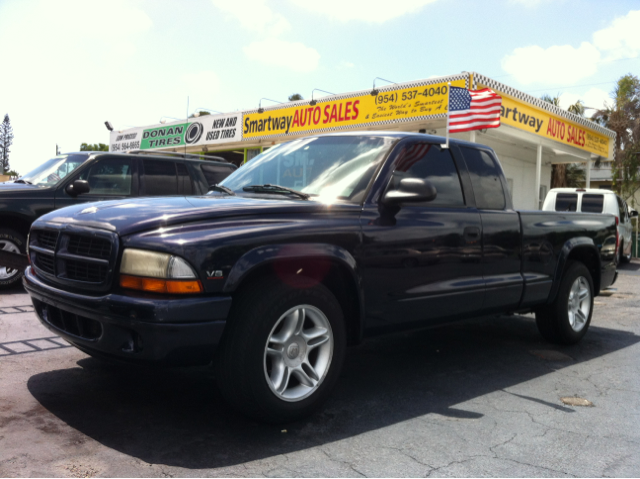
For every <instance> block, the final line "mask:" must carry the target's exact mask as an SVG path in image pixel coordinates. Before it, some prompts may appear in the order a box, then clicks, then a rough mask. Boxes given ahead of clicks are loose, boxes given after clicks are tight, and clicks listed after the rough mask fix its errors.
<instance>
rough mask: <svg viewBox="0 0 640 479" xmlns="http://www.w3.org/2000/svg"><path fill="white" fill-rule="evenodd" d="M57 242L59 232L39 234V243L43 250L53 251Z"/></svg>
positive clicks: (41, 232)
mask: <svg viewBox="0 0 640 479" xmlns="http://www.w3.org/2000/svg"><path fill="white" fill-rule="evenodd" d="M57 241H58V232H57V231H39V232H38V243H39V244H40V246H42V247H43V248H46V249H50V250H52V251H53V250H54V249H56V243H57Z"/></svg>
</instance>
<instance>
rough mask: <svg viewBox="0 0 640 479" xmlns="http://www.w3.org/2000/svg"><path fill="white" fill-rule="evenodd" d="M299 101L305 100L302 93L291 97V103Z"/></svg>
mask: <svg viewBox="0 0 640 479" xmlns="http://www.w3.org/2000/svg"><path fill="white" fill-rule="evenodd" d="M298 100H304V98H302V95H301V94H300V93H294V94H293V95H290V96H289V101H298Z"/></svg>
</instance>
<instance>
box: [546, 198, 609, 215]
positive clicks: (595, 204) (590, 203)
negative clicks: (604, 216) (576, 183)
mask: <svg viewBox="0 0 640 479" xmlns="http://www.w3.org/2000/svg"><path fill="white" fill-rule="evenodd" d="M557 204H558V203H557V200H556V206H557ZM603 204H604V196H603V195H582V212H583V213H602V205H603ZM556 211H557V210H556Z"/></svg>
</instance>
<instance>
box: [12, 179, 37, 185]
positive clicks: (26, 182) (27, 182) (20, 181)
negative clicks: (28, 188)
mask: <svg viewBox="0 0 640 479" xmlns="http://www.w3.org/2000/svg"><path fill="white" fill-rule="evenodd" d="M14 183H24V184H25V185H32V184H33V183H31V182H30V181H27V180H23V179H22V178H20V179H19V180H16V181H14Z"/></svg>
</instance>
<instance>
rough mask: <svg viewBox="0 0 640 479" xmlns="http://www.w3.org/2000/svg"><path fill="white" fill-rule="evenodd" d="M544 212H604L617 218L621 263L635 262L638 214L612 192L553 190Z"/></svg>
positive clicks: (545, 202)
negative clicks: (633, 252)
mask: <svg viewBox="0 0 640 479" xmlns="http://www.w3.org/2000/svg"><path fill="white" fill-rule="evenodd" d="M542 209H543V210H544V211H573V212H579V213H603V214H609V215H613V216H615V217H616V224H617V225H618V237H617V240H616V241H617V242H618V246H617V249H618V262H619V263H622V262H624V263H628V262H629V261H631V247H632V245H633V241H632V239H631V234H632V233H633V225H632V223H631V218H633V217H636V216H638V212H637V211H636V210H634V209H631V208H629V206H628V205H627V202H626V201H624V200H623V199H622V198H620V197H619V196H618V195H616V194H615V193H614V192H613V191H611V190H600V189H596V188H553V189H551V190H550V191H549V193H547V197H546V198H545V199H544V205H543V206H542Z"/></svg>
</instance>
